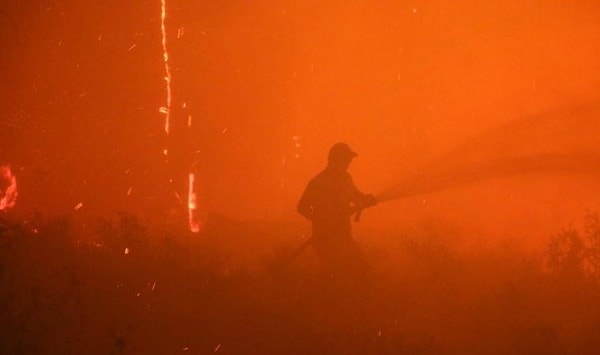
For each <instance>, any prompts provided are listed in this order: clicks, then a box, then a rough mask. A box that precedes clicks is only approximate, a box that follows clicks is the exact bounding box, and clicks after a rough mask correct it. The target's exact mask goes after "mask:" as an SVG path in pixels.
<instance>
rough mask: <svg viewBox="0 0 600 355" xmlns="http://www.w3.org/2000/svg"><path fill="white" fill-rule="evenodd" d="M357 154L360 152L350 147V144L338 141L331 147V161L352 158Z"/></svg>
mask: <svg viewBox="0 0 600 355" xmlns="http://www.w3.org/2000/svg"><path fill="white" fill-rule="evenodd" d="M357 156H358V154H356V152H354V151H353V150H352V149H350V146H348V144H346V143H336V144H334V145H333V146H331V149H329V161H336V160H341V159H352V158H355V157H357Z"/></svg>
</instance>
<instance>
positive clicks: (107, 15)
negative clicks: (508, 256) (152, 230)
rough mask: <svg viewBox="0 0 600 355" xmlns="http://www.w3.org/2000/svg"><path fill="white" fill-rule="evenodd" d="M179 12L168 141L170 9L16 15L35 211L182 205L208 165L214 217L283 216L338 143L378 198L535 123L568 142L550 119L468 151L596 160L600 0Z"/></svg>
mask: <svg viewBox="0 0 600 355" xmlns="http://www.w3.org/2000/svg"><path fill="white" fill-rule="evenodd" d="M166 3H167V16H168V17H167V32H168V48H169V52H170V53H169V54H170V60H171V65H172V68H173V82H172V87H173V107H174V109H173V111H172V112H173V121H174V123H173V125H174V127H173V132H172V135H171V136H170V137H166V136H165V133H164V130H163V125H164V115H163V114H161V113H160V112H159V108H160V107H161V106H164V102H165V81H164V76H165V73H164V63H163V52H162V47H161V28H160V20H161V18H160V16H161V13H160V1H158V0H156V1H148V0H139V1H127V2H122V1H108V2H95V1H52V0H46V1H39V0H36V1H26V2H24V1H8V2H5V3H3V5H1V6H0V31H1V32H0V33H1V37H0V41H1V43H2V47H3V49H4V51H3V55H2V57H1V59H0V61H1V65H2V66H1V69H0V73H1V75H2V80H3V85H2V98H1V99H0V105H1V107H0V108H1V112H2V118H1V122H2V123H1V125H2V126H1V130H0V159H1V160H2V162H3V163H8V164H11V165H12V166H13V168H14V169H15V171H16V172H17V174H18V176H19V189H20V199H19V205H18V206H19V208H20V209H21V210H22V211H32V210H34V209H39V210H41V211H43V212H44V213H48V214H59V213H65V212H68V211H72V210H73V208H74V206H76V205H77V204H78V203H80V202H81V203H83V207H82V208H81V209H80V210H79V212H81V213H94V214H105V213H112V212H114V211H116V210H132V211H134V212H139V213H157V214H159V215H160V214H165V213H168V210H169V208H177V206H179V205H181V204H183V203H185V202H182V201H184V200H185V197H183V196H181V194H182V192H183V189H182V186H183V185H185V181H186V175H185V174H184V172H187V171H195V172H196V173H197V174H198V181H199V182H200V183H199V184H200V185H199V191H200V198H201V201H200V202H201V204H202V206H203V209H205V210H209V211H216V212H219V213H223V214H227V215H230V216H233V217H236V218H262V217H280V216H282V215H283V216H285V215H288V214H290V213H293V211H294V208H295V202H296V200H297V198H298V196H299V194H300V193H301V191H302V189H303V187H304V185H305V184H306V182H307V181H308V179H309V178H310V177H312V176H313V175H314V174H315V173H316V172H318V170H319V169H321V168H322V167H323V166H324V165H325V163H326V153H327V149H328V148H329V147H330V146H331V144H333V143H335V142H337V141H345V142H347V143H349V144H350V145H351V146H352V147H353V149H355V150H356V151H357V152H359V157H358V158H357V159H356V161H355V162H354V164H353V166H352V168H351V172H352V174H353V176H354V179H355V182H356V183H357V185H359V187H360V188H362V189H364V190H369V191H373V192H380V191H383V190H385V189H386V188H389V187H391V186H393V185H395V184H396V183H397V182H398V181H401V179H402V178H404V177H406V176H410V175H412V174H414V173H415V172H417V171H418V170H419V169H422V168H425V167H427V166H428V164H429V162H431V161H435V159H439V158H440V157H444V156H449V155H450V156H453V157H454V158H453V159H456V160H457V161H460V159H461V158H460V155H461V154H459V153H453V152H460V147H461V146H464V145H465V144H468V142H473V141H477V140H478V139H484V138H478V137H486V134H487V135H488V136H489V134H490V133H489V132H496V131H497V130H498V129H500V128H501V127H507V126H506V125H509V126H508V127H510V123H511V122H519V120H523V119H525V120H527V117H532V115H533V116H535V115H538V116H537V117H542V118H541V119H540V120H542V121H544V119H543V117H546V116H547V117H554V118H552V120H556V117H560V118H559V119H558V120H559V123H558V125H559V126H560V125H562V126H560V127H563V128H564V127H568V129H567V128H565V129H566V130H567V131H568V132H569V133H568V135H567V136H566V137H568V138H565V136H564V135H563V134H562V132H564V131H565V130H563V129H558V130H556V129H553V128H548V127H549V126H548V125H540V126H539V127H538V128H535V127H534V128H532V129H530V131H528V132H530V133H529V134H520V133H518V132H519V131H518V130H517V132H516V133H514V134H513V133H511V132H510V131H509V132H507V133H506V134H504V133H503V134H502V136H504V137H508V138H505V140H504V141H498V142H502V143H501V146H502V147H509V148H506V149H504V148H503V149H493V148H489V147H494V146H495V147H498V145H494V144H492V143H490V144H488V145H487V146H486V145H485V144H482V145H479V146H480V147H482V150H481V152H480V153H477V147H478V145H477V144H475V145H473V146H472V148H469V154H470V155H469V156H477V157H478V158H479V159H481V160H485V159H486V157H487V155H486V154H487V153H486V152H489V151H490V150H493V151H494V158H498V157H499V156H500V158H502V156H501V155H502V154H504V153H506V155H507V156H506V157H505V158H511V156H510V154H513V155H514V154H517V155H519V154H520V155H523V154H526V153H536V154H543V153H556V152H558V153H560V152H563V153H565V152H566V153H570V152H571V151H572V150H573V149H574V148H573V147H575V146H577V151H583V152H585V153H589V154H594V153H597V152H598V146H597V145H595V144H593V139H591V138H590V137H591V136H593V134H591V133H590V132H594V130H597V126H596V125H595V122H597V118H598V112H599V111H598V110H597V109H596V108H597V106H598V105H597V103H598V100H599V98H600V97H599V96H598V92H600V91H599V89H600V85H599V84H600V65H599V64H598V63H600V61H598V58H599V55H600V6H599V5H598V4H597V3H596V2H594V1H578V2H567V1H498V2H485V3H482V2H480V1H452V2H447V1H377V2H372V1H334V2H325V3H324V2H321V1H301V2H297V1H283V0H277V1H177V0H169V1H167V2H166ZM580 107H591V108H590V109H587V111H585V112H586V113H585V117H587V118H586V121H585V123H583V124H580V123H578V122H579V121H577V120H574V117H579V116H577V112H578V111H577V108H580ZM557 112H558V113H557ZM573 112H575V113H573ZM544 115H546V116H544ZM188 116H191V117H192V122H193V124H192V126H191V127H190V128H188V127H187V122H188ZM552 122H554V121H552ZM552 127H556V125H555V126H552ZM560 127H559V128H560ZM495 130H496V131H495ZM521 132H522V131H521ZM491 134H492V136H493V133H491ZM494 137H496V136H494ZM559 137H562V138H559ZM581 137H587V138H584V139H582V138H581ZM494 139H496V138H494ZM532 142H533V143H532ZM581 142H584V143H585V142H589V144H584V143H581ZM499 144H500V143H499ZM533 146H535V147H536V148H535V149H534V148H531V147H533ZM165 147H168V148H169V150H170V151H172V155H171V157H170V158H169V159H170V161H169V162H165V157H164V155H163V149H165ZM486 147H487V148H486ZM510 147H512V148H510ZM530 148H531V149H530ZM546 148H548V149H546ZM486 149H487V150H486ZM453 154H458V155H459V156H458V157H456V156H454V155H453ZM467 155H468V154H467ZM170 179H174V182H169V180H170ZM178 194H179V196H178ZM391 208H392V207H389V209H391ZM404 212H405V211H404ZM387 215H388V216H389V215H391V212H390V211H388V212H387Z"/></svg>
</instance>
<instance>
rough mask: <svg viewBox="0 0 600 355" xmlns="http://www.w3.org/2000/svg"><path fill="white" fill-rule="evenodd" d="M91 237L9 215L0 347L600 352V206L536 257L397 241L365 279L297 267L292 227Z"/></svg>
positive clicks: (28, 350) (1, 268)
mask: <svg viewBox="0 0 600 355" xmlns="http://www.w3.org/2000/svg"><path fill="white" fill-rule="evenodd" d="M85 230H86V231H87V232H85V231H82V230H79V229H77V231H76V230H75V228H74V226H73V224H72V222H71V221H70V220H69V219H67V218H56V219H52V220H43V219H42V218H40V217H39V216H38V217H37V218H34V219H33V222H28V223H25V224H23V223H20V224H16V223H9V222H8V219H5V218H4V217H3V219H2V223H1V224H0V353H2V354H96V353H97V354H121V353H122V354H130V353H137V354H173V353H198V354H204V353H224V354H334V353H340V354H598V353H600V301H599V300H600V285H599V282H600V219H599V217H598V215H597V214H594V213H589V214H588V215H587V216H586V223H585V228H583V229H582V230H581V231H579V230H577V229H575V228H567V229H565V230H564V231H562V232H560V233H558V234H557V235H555V236H552V237H551V238H549V241H548V244H547V245H548V247H547V250H546V251H545V252H544V253H540V254H536V255H532V254H530V253H526V252H524V251H520V250H519V248H516V247H515V248H497V249H494V250H483V249H482V250H472V251H469V252H458V251H457V250H455V248H454V247H453V244H452V241H449V240H446V239H444V236H443V232H442V231H439V232H435V231H431V232H429V233H426V235H425V236H420V237H410V236H402V237H400V236H396V237H397V238H391V236H390V238H389V240H394V242H390V245H389V246H386V248H381V250H366V253H367V255H368V257H369V261H370V263H371V265H372V270H370V271H369V272H368V274H367V275H365V276H361V277H358V276H357V277H356V278H354V279H353V280H352V281H349V280H340V279H338V278H336V277H330V275H327V274H324V273H323V272H321V269H320V268H319V265H318V263H317V261H316V260H315V258H314V256H313V255H312V253H311V252H310V250H308V251H307V252H305V253H304V254H301V255H300V256H298V257H297V258H296V259H293V260H289V259H288V257H289V255H290V253H291V250H292V249H293V247H294V246H296V245H298V244H299V243H300V242H301V241H298V240H297V237H296V239H294V237H292V236H294V235H298V234H297V232H298V230H297V228H295V227H294V226H292V225H286V224H285V223H282V224H280V225H274V224H268V223H262V224H261V223H254V222H245V223H242V222H235V221H231V220H228V219H225V218H218V217H213V218H211V220H210V223H209V225H208V226H207V228H206V230H205V232H204V233H203V234H202V235H201V236H197V235H193V236H190V235H188V234H186V233H185V232H184V231H180V232H161V231H151V230H149V229H148V228H146V227H145V226H144V225H142V223H140V222H139V221H138V220H137V219H136V218H135V217H133V216H131V215H128V214H121V215H120V216H119V217H118V218H116V219H115V220H100V221H97V222H96V223H94V224H92V225H90V226H88V227H87V229H85ZM253 245H254V247H253ZM256 245H258V246H256ZM542 254H543V256H542Z"/></svg>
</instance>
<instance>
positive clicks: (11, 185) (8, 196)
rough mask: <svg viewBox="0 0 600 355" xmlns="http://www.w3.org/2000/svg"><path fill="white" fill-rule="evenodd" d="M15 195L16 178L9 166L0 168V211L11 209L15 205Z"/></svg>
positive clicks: (16, 193)
mask: <svg viewBox="0 0 600 355" xmlns="http://www.w3.org/2000/svg"><path fill="white" fill-rule="evenodd" d="M4 185H6V188H4ZM17 195H18V192H17V177H16V176H15V175H14V174H13V173H12V171H11V170H10V166H0V196H1V198H0V211H5V210H8V209H10V208H13V207H14V206H15V205H16V203H17Z"/></svg>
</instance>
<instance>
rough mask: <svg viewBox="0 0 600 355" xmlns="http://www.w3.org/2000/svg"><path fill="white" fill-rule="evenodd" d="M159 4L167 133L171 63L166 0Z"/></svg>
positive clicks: (169, 109)
mask: <svg viewBox="0 0 600 355" xmlns="http://www.w3.org/2000/svg"><path fill="white" fill-rule="evenodd" d="M160 4H161V7H160V9H161V16H160V20H161V21H160V29H161V34H162V50H163V61H164V63H165V86H166V91H167V97H166V105H165V106H164V107H161V112H162V113H164V114H165V133H166V134H169V128H170V127H169V126H170V123H171V122H170V121H171V112H170V111H171V65H170V64H169V51H168V50H167V26H166V22H167V0H161V1H160ZM163 109H164V110H163Z"/></svg>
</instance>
